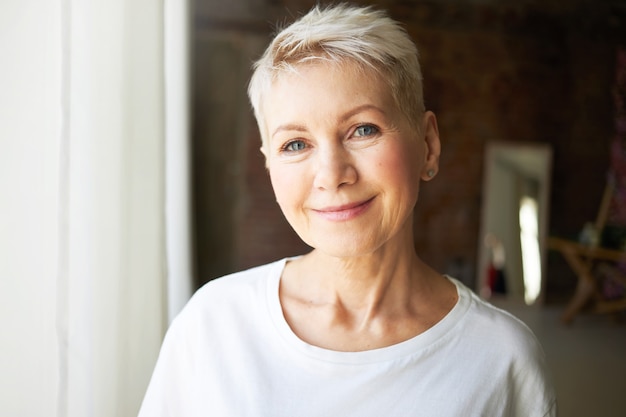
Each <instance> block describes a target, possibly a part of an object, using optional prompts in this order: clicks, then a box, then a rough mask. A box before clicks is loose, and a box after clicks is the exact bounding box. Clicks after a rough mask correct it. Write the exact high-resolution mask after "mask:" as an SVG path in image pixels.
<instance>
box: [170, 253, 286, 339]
mask: <svg viewBox="0 0 626 417" xmlns="http://www.w3.org/2000/svg"><path fill="white" fill-rule="evenodd" d="M284 264H285V260H284V259H282V260H279V261H275V262H272V263H269V264H265V265H261V266H257V267H254V268H250V269H247V270H244V271H239V272H235V273H232V274H228V275H225V276H222V277H219V278H216V279H214V280H212V281H209V282H207V283H206V284H204V285H203V286H202V287H200V288H199V289H198V290H197V291H196V292H195V293H194V294H193V296H192V297H191V298H190V299H189V301H188V302H187V304H186V305H185V307H184V308H183V309H182V311H181V312H180V313H179V314H178V315H177V316H176V318H175V319H174V321H173V322H172V326H171V327H175V326H181V325H182V323H187V324H189V323H192V322H195V321H198V320H202V321H206V320H209V319H210V318H212V317H216V318H218V319H219V318H221V319H227V318H232V315H231V316H229V313H232V312H234V311H238V310H247V311H252V309H253V308H254V307H255V306H258V305H259V304H261V303H262V302H263V301H264V294H266V292H267V288H268V285H270V284H271V283H272V282H274V281H277V280H278V279H279V278H280V274H281V271H282V269H283V267H284Z"/></svg>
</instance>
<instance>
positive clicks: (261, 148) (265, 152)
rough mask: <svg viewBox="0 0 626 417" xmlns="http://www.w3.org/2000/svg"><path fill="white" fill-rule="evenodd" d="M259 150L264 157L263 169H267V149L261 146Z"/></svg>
mask: <svg viewBox="0 0 626 417" xmlns="http://www.w3.org/2000/svg"><path fill="white" fill-rule="evenodd" d="M259 150H260V151H261V153H262V154H263V156H264V157H265V169H269V158H268V156H269V155H268V153H267V148H266V146H265V145H261V147H260V148H259Z"/></svg>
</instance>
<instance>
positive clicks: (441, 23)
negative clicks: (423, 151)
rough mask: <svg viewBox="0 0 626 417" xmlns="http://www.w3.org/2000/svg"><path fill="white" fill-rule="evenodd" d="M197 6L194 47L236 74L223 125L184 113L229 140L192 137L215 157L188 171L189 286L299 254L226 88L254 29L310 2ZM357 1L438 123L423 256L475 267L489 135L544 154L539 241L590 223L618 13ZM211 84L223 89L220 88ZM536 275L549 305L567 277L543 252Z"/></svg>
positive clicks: (608, 122) (235, 96)
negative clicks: (191, 223) (549, 152)
mask: <svg viewBox="0 0 626 417" xmlns="http://www.w3.org/2000/svg"><path fill="white" fill-rule="evenodd" d="M208 3H210V2H207V1H203V2H200V1H198V4H199V6H198V7H197V10H198V11H199V14H198V16H197V19H196V35H195V39H196V41H195V42H196V45H199V46H198V47H197V49H196V53H197V54H205V55H210V54H211V53H213V51H214V49H215V48H216V44H215V40H216V39H217V40H219V42H221V44H220V45H222V46H223V44H224V43H225V44H228V45H231V46H232V45H236V46H237V45H238V47H239V49H238V50H237V49H231V50H230V52H228V53H227V55H228V54H230V55H229V56H230V61H223V62H229V65H233V64H232V63H233V62H235V63H237V65H243V66H244V68H237V69H233V68H232V67H231V68H225V69H223V70H222V72H224V74H226V73H228V74H229V76H228V77H227V79H229V80H230V84H228V85H231V90H230V93H229V94H227V96H229V95H230V97H231V99H230V101H229V102H236V103H237V105H238V107H237V108H230V109H227V110H226V115H230V117H225V116H224V115H223V114H221V113H220V111H222V110H224V109H222V110H220V109H217V110H215V111H217V113H216V114H212V115H209V114H207V113H208V112H210V110H208V108H207V107H206V106H204V107H202V108H201V109H197V108H198V106H195V107H196V109H197V110H196V111H195V113H194V118H195V119H196V122H194V126H198V122H197V120H205V121H206V120H208V119H210V120H212V122H211V123H217V124H219V123H225V122H227V123H229V125H228V126H227V128H225V130H224V128H222V131H225V132H228V131H231V132H233V137H229V138H228V141H222V139H220V141H219V142H218V143H219V144H220V145H219V146H222V147H223V146H226V147H228V149H230V150H229V151H225V150H224V149H221V151H220V152H218V153H217V154H216V153H215V150H214V148H212V147H214V146H217V145H216V144H215V141H214V140H211V139H210V138H209V136H211V135H215V134H216V133H215V132H214V133H209V132H206V131H204V132H203V131H201V130H200V129H198V128H195V129H194V143H195V146H196V147H197V148H198V149H200V153H201V154H204V155H222V156H223V158H226V160H221V161H217V162H216V161H214V162H213V164H214V165H217V166H218V167H221V168H220V169H218V170H217V172H216V170H215V169H213V170H212V171H211V173H209V171H210V169H209V168H208V167H206V166H205V164H197V165H196V167H195V168H194V172H195V173H196V175H195V180H196V195H197V200H198V201H205V202H208V203H205V205H204V207H201V206H199V205H197V206H196V213H195V215H196V217H197V218H199V219H202V218H205V216H206V215H207V206H210V207H212V209H211V210H212V211H210V213H211V215H210V217H211V219H212V220H211V222H212V226H211V227H207V226H206V223H207V222H206V221H205V227H199V228H198V229H197V230H198V235H199V236H198V238H197V240H198V242H204V243H199V244H198V253H197V258H198V262H197V263H198V275H199V280H198V282H199V283H201V282H204V281H206V280H207V279H210V278H213V277H214V276H217V275H221V274H223V273H226V272H230V271H234V270H238V269H241V268H245V267H248V266H252V265H256V264H259V263H262V262H266V261H269V260H272V259H276V258H279V257H282V256H288V255H294V254H297V253H302V252H304V251H306V250H308V248H306V246H305V245H304V244H302V243H301V242H300V241H299V239H298V238H297V237H296V236H295V234H294V233H293V232H292V231H291V229H290V228H289V226H288V225H287V224H286V222H285V220H284V218H283V217H282V214H281V213H280V211H279V209H278V207H277V205H276V203H275V201H274V197H273V195H272V192H271V186H270V184H269V179H268V176H267V174H266V172H265V168H264V165H263V164H264V162H263V159H262V157H261V155H260V153H259V151H258V148H259V139H258V134H257V132H256V126H255V124H254V120H253V119H252V116H251V114H250V111H249V108H248V106H247V104H245V105H244V103H245V96H242V95H243V90H242V89H240V88H238V87H237V86H236V85H235V84H238V83H241V84H242V85H245V83H246V82H247V76H248V74H249V72H248V71H249V67H248V65H249V63H250V62H251V60H252V59H253V58H254V57H256V56H257V55H258V54H259V53H260V52H261V51H262V49H263V47H264V45H265V44H266V43H267V41H268V39H269V34H270V30H271V26H270V25H269V24H268V23H267V22H272V21H276V20H278V19H281V18H282V19H285V18H288V16H291V15H294V14H297V13H298V11H299V10H306V9H308V7H310V5H311V4H313V3H314V2H313V1H287V0H284V1H269V0H267V1H265V2H263V1H261V0H256V1H254V2H248V3H247V4H248V8H247V9H244V10H243V11H242V9H241V7H240V8H238V9H236V10H233V12H232V13H231V14H228V11H224V10H222V11H221V14H220V15H219V17H217V18H215V17H211V16H214V15H212V14H211V13H210V7H208V6H207V4H208ZM233 3H237V2H233ZM244 3H245V2H244ZM361 3H366V4H367V3H371V4H379V5H383V6H384V7H386V8H387V9H389V10H390V13H391V14H392V16H394V17H395V18H397V19H398V20H400V21H402V22H403V23H405V24H406V27H407V29H408V31H409V33H410V34H411V36H412V37H413V38H414V39H415V41H416V43H417V45H418V47H419V48H420V51H421V61H422V65H423V70H424V88H425V98H426V104H427V107H429V108H430V109H432V110H434V111H435V112H436V113H437V115H438V120H439V127H440V133H441V137H442V142H443V154H442V160H441V171H440V173H439V175H438V176H437V178H436V179H435V180H434V181H432V182H430V183H428V184H427V185H426V186H425V187H423V189H422V193H421V196H420V201H419V203H418V208H417V210H416V222H415V231H416V233H415V235H416V238H415V244H416V248H417V250H418V252H419V253H420V255H421V256H422V257H423V258H424V259H425V260H427V261H428V262H429V263H431V264H432V265H433V266H435V267H436V268H438V269H440V270H442V271H443V270H446V269H447V268H449V267H450V265H451V264H452V263H453V262H458V261H459V260H460V261H461V262H462V263H463V264H464V265H465V266H466V267H467V268H469V269H470V270H472V269H475V261H476V259H477V250H478V231H479V226H480V224H479V222H480V210H481V207H480V205H481V192H482V190H481V187H482V175H483V156H484V149H485V144H486V143H487V142H489V141H492V140H506V141H514V142H516V141H517V142H531V143H532V142H537V143H548V144H550V145H551V146H552V147H553V149H554V165H553V174H552V175H553V184H552V195H551V215H550V231H551V233H553V234H557V235H561V236H575V235H576V234H577V233H578V231H579V229H580V228H581V227H582V225H583V224H584V222H585V221H588V220H593V219H594V218H595V215H596V211H597V208H598V205H599V201H600V196H601V193H602V189H603V186H604V177H605V174H606V168H607V163H608V143H609V140H610V138H611V135H612V108H611V96H610V90H611V87H612V83H613V75H614V54H615V48H616V45H617V44H618V43H619V42H620V41H621V40H622V39H626V38H625V37H624V36H623V34H624V27H623V26H624V22H625V21H626V19H625V17H626V13H624V10H623V9H619V8H618V7H617V6H611V3H610V2H606V3H603V4H602V5H597V4H596V3H590V2H585V1H574V2H567V4H566V5H564V6H561V5H559V4H560V2H556V1H555V2H545V3H543V5H542V6H539V5H538V4H537V3H536V2H529V3H528V5H524V3H523V2H520V1H510V2H501V1H498V2H492V3H490V2H480V3H476V2H470V1H467V2H463V1H456V2H444V1H439V2H436V1H430V2H424V1H407V0H405V1H400V0H396V1H392V0H387V1H378V2H372V1H370V2H361ZM220 4H223V3H220ZM587 4H589V6H588V5H587ZM593 5H595V6H593ZM285 10H289V12H285ZM208 40H210V42H209V41H208ZM218 49H219V48H218ZM221 50H223V48H222V49H221ZM200 61H202V60H198V61H197V63H198V64H197V65H196V66H195V71H196V75H195V79H196V82H200V79H201V78H202V77H203V76H204V74H206V72H207V71H206V68H205V67H208V66H212V65H213V66H214V65H219V64H218V63H217V62H216V61H213V62H204V63H203V64H200ZM205 61H206V60H205ZM203 66H204V67H203ZM218 73H219V71H218ZM214 74H215V73H214ZM233 74H236V75H235V76H233ZM215 76H217V75H214V76H213V79H214V82H217V84H218V85H220V86H221V87H222V90H223V88H224V85H225V84H224V81H223V80H221V81H216V80H215ZM233 77H234V78H233ZM209 90H210V91H208V92H207V91H206V89H205V93H204V94H208V95H215V94H217V93H216V91H215V88H214V89H213V90H211V89H209ZM211 91H212V92H211ZM220 94H222V93H220ZM202 100H204V99H202V98H201V97H198V96H196V98H195V102H200V101H202ZM226 107H228V106H226ZM233 120H235V122H233ZM232 123H236V127H233V126H232ZM228 127H230V129H229V128H228ZM211 143H213V145H210V144H211ZM218 158H219V156H218ZM200 165H202V166H203V167H201V166H200ZM233 166H235V168H232V167H233ZM228 167H231V168H232V169H230V170H229V168H228ZM207 176H208V178H207ZM210 183H213V185H212V186H209V184H210ZM220 184H221V185H220ZM225 184H226V185H225ZM220 190H222V191H220ZM225 190H227V191H225ZM224 195H226V196H227V197H226V198H225V197H224ZM200 224H203V223H202V221H200ZM210 242H213V244H211V243H210ZM211 248H213V249H211ZM216 248H217V249H216ZM548 272H549V276H548V281H547V282H548V298H550V297H551V296H552V298H554V299H558V298H559V297H561V296H562V295H564V294H567V293H568V292H570V291H571V290H572V287H573V283H574V279H573V275H572V274H571V272H570V271H569V270H568V269H567V268H566V267H565V265H564V263H563V262H562V260H561V259H560V258H559V257H558V256H555V255H551V256H550V258H549V271H548Z"/></svg>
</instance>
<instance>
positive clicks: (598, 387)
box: [0, 0, 626, 417]
mask: <svg viewBox="0 0 626 417" xmlns="http://www.w3.org/2000/svg"><path fill="white" fill-rule="evenodd" d="M316 3H318V2H315V1H304V0H230V1H228V2H223V1H218V0H187V1H174V0H166V1H151V0H134V1H123V0H112V1H108V2H97V1H94V0H82V1H81V0H63V1H61V0H59V1H44V0H25V1H24V0H20V1H18V0H5V1H3V2H2V4H0V56H2V65H1V66H0V86H1V87H2V91H3V94H2V95H0V143H1V148H0V149H1V150H0V203H1V206H0V207H1V210H2V216H0V250H1V251H0V278H1V281H0V316H2V326H3V328H4V329H5V332H4V334H3V335H2V339H0V341H1V344H0V346H2V350H3V355H2V356H3V357H2V359H0V375H1V376H0V381H1V382H0V383H1V385H0V388H2V389H0V414H2V415H11V416H52V415H55V416H81V417H82V416H100V415H102V416H111V415H116V416H132V415H135V414H136V412H137V410H138V407H139V404H140V401H141V398H142V396H143V392H144V390H145V388H146V384H147V382H148V379H149V376H150V373H151V370H152V367H153V366H154V362H155V360H156V356H157V354H158V349H159V346H160V342H161V339H162V337H163V334H164V331H165V329H166V328H167V325H168V323H169V321H170V320H171V319H172V317H174V316H175V315H176V313H177V312H178V311H179V310H180V308H181V307H182V305H184V303H185V302H186V300H187V299H188V297H189V296H190V294H191V293H192V292H193V291H194V290H195V289H196V288H198V287H199V286H201V285H202V284H203V283H205V282H207V281H209V280H211V279H213V278H216V277H219V276H222V275H224V274H227V273H230V272H233V271H237V270H240V269H243V268H247V267H250V266H254V265H258V264H261V263H265V262H269V261H272V260H275V259H278V258H281V257H284V256H290V255H296V254H300V253H303V252H305V251H307V250H309V248H307V247H306V246H305V245H304V244H303V243H302V242H301V241H300V240H299V239H298V237H297V236H296V235H295V234H294V233H293V231H292V230H291V229H290V227H289V226H288V224H287V223H286V221H285V220H284V218H283V216H282V214H281V213H280V210H279V208H278V206H277V205H276V203H275V200H274V197H273V193H272V191H271V186H270V183H269V178H268V176H267V174H266V172H265V167H264V160H263V158H262V155H261V153H260V151H259V147H260V139H259V135H258V132H257V127H256V122H255V120H254V118H253V115H252V112H251V110H250V106H249V104H248V101H247V97H246V87H247V82H248V78H249V76H250V68H251V63H252V62H253V60H254V59H256V58H257V57H258V56H259V55H260V54H261V53H262V52H263V50H264V48H265V46H266V45H267V43H268V41H269V40H270V39H271V36H272V34H273V33H274V32H275V29H276V22H278V23H281V22H289V21H291V20H293V18H295V17H297V16H299V15H301V14H302V13H303V12H305V11H306V10H308V9H309V8H310V7H311V6H312V5H314V4H316ZM321 3H325V2H321ZM353 3H355V4H362V5H374V6H376V7H382V8H384V9H386V10H388V11H389V13H390V15H391V16H392V17H393V18H395V19H397V20H399V21H400V22H402V24H403V25H404V26H405V27H406V29H407V31H408V32H409V34H410V35H411V36H412V38H413V39H414V40H415V42H416V44H417V46H418V48H419V50H420V56H421V63H422V68H423V74H424V91H425V101H426V106H427V108H429V109H430V110H433V111H434V112H435V113H436V114H437V116H438V121H439V129H440V135H441V140H442V159H441V166H440V171H439V173H438V175H437V177H436V179H435V180H434V181H431V182H429V183H428V184H427V185H426V186H424V187H423V189H422V191H421V194H420V200H419V202H418V206H417V209H416V213H415V219H416V221H415V236H416V241H415V246H416V249H417V251H418V253H419V254H420V256H421V257H422V258H423V259H424V260H426V261H427V262H428V263H430V264H431V265H432V266H434V267H435V268H437V269H438V270H440V271H441V272H443V273H448V274H450V275H453V276H455V277H457V278H459V279H460V280H462V281H463V282H465V283H466V284H467V285H468V286H470V287H471V288H473V289H474V290H475V291H476V292H478V293H480V294H481V295H482V296H484V297H486V298H489V299H491V300H492V301H493V302H494V303H496V304H497V305H500V306H502V307H503V308H506V309H508V310H510V311H512V312H513V313H514V314H516V315H518V316H520V317H521V318H523V319H524V320H525V321H526V322H527V323H529V325H530V326H531V327H533V329H534V330H535V331H536V333H537V334H538V336H539V337H540V339H541V340H542V342H543V343H544V346H545V347H546V352H547V353H548V357H549V363H550V365H551V367H552V368H553V372H554V374H555V382H556V384H557V390H558V392H559V396H560V402H561V403H562V404H563V407H562V411H563V413H562V415H563V416H577V415H581V416H582V415H585V416H588V415H598V416H612V415H616V416H617V415H623V413H624V412H626V400H625V399H624V396H623V395H621V394H620V393H621V391H623V388H624V384H623V375H624V372H626V364H625V362H626V361H624V358H623V357H622V356H623V355H622V352H624V351H625V348H626V338H625V336H624V334H625V330H626V329H624V327H623V326H622V325H620V324H619V320H620V319H621V311H622V310H623V308H625V307H626V306H624V305H622V304H620V303H621V302H623V296H624V291H623V288H624V287H623V285H621V286H620V282H622V281H620V279H621V272H622V265H621V263H620V260H621V259H620V257H621V252H622V246H623V243H624V242H623V239H622V238H621V237H620V238H619V239H617V241H618V242H617V243H615V242H613V243H612V246H611V247H610V248H606V249H607V250H608V251H611V252H610V253H608V254H604V255H606V256H604V255H602V256H600V255H598V256H600V257H596V254H597V253H596V252H597V251H596V252H593V254H592V255H589V253H588V252H587V253H586V255H585V252H584V251H583V249H581V248H580V247H579V246H578V245H581V244H582V245H583V246H584V247H587V248H588V247H592V248H597V247H600V248H602V247H603V246H604V243H606V242H605V240H603V238H602V236H603V231H604V229H605V226H608V227H611V230H612V231H613V232H614V233H613V236H615V234H616V233H617V234H620V230H621V227H622V226H623V225H624V222H622V218H623V216H620V209H621V208H623V207H625V206H624V204H620V198H619V197H620V193H619V191H621V189H622V188H621V187H620V185H621V184H620V179H621V177H620V176H619V173H620V168H621V167H622V166H623V165H622V164H621V158H620V155H622V134H623V132H622V130H621V129H622V128H623V127H624V126H625V125H623V124H622V123H621V121H622V116H623V107H622V106H623V104H624V103H623V101H622V98H623V97H624V96H626V95H623V94H622V91H626V89H623V86H624V82H625V81H626V75H623V74H625V73H626V69H624V68H625V67H626V58H624V51H623V50H622V48H623V47H624V46H626V45H625V44H626V3H624V2H623V1H620V0H601V1H598V0H570V1H568V2H562V1H558V0H544V1H534V0H516V1H513V0H429V1H420V0H379V1H356V2H353ZM624 154H626V152H625V153H624ZM625 172H626V171H625ZM607 184H609V185H610V187H607ZM607 190H609V192H607ZM590 225H591V228H590V227H589V226H590ZM555 239H556V240H555ZM613 240H615V239H613ZM551 242H552V243H551ZM555 242H556V243H555ZM594 250H595V249H594ZM581 251H583V252H581ZM572 253H573V254H574V255H572ZM600 265H602V267H601V268H600ZM606 271H612V272H610V273H609V272H606ZM600 275H601V276H600ZM607 276H610V278H612V280H611V282H610V284H612V285H611V286H609V285H608V284H607V281H609V280H608V279H607ZM585 283H587V284H585ZM590 283H591V284H590ZM582 287H584V288H582ZM609 287H610V288H609ZM598 298H604V299H602V300H601V301H610V302H612V304H611V306H612V308H610V309H605V310H602V311H604V312H606V313H607V314H596V313H593V312H592V311H593V305H594V301H595V300H597V299H598ZM574 304H575V305H574ZM573 305H574V307H576V308H574V309H573V310H572V306H573ZM590 306H591V307H590ZM603 306H604V304H603ZM613 307H615V308H613ZM564 311H573V314H572V315H571V317H569V320H566V321H567V322H569V323H570V324H569V325H566V324H564V323H562V321H563V312H564ZM596 311H597V309H596ZM609 313H610V314H609ZM574 317H576V319H575V320H574ZM32 398H37V399H38V400H37V401H33V400H32ZM582 404H584V405H582Z"/></svg>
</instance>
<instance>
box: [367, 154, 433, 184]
mask: <svg viewBox="0 0 626 417" xmlns="http://www.w3.org/2000/svg"><path fill="white" fill-rule="evenodd" d="M377 159H378V160H377V166H378V170H379V172H378V175H380V176H381V178H385V179H386V180H387V182H389V183H393V184H394V185H395V187H398V188H400V189H402V188H408V189H417V188H418V187H419V183H420V172H421V169H422V165H423V163H422V162H421V160H420V155H419V152H417V150H416V149H415V147H403V146H397V147H392V148H391V149H389V150H388V151H387V152H382V153H380V154H379V155H378V158H377ZM389 185H390V186H391V185H392V184H389Z"/></svg>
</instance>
